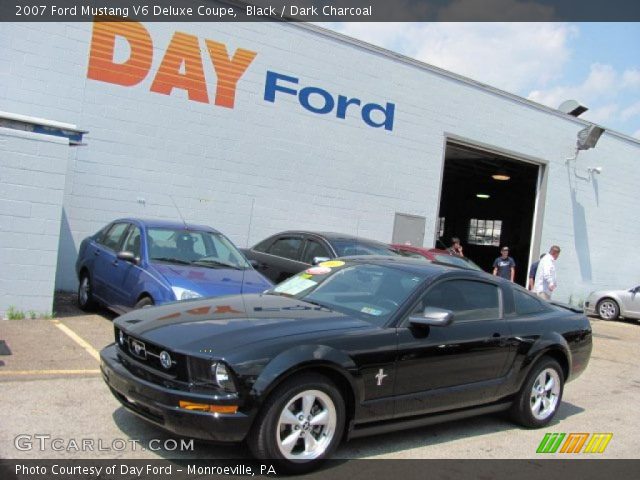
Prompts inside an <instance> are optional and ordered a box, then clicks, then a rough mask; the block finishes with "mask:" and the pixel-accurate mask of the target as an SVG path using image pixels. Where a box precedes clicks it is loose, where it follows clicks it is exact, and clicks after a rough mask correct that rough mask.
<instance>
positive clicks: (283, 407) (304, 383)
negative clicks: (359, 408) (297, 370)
mask: <svg viewBox="0 0 640 480" xmlns="http://www.w3.org/2000/svg"><path fill="white" fill-rule="evenodd" d="M344 424H345V406H344V400H343V398H342V394H341V393H340V390H338V388H337V387H336V386H335V385H334V384H333V383H332V382H331V381H330V380H329V379H328V378H326V377H324V376H322V375H318V374H314V373H309V374H303V375H296V376H295V377H292V378H290V379H289V380H287V381H285V383H283V384H282V385H281V386H280V387H278V388H277V389H276V390H275V391H274V392H273V393H272V394H271V395H270V396H269V398H268V400H267V402H266V403H265V405H264V407H263V409H262V410H261V412H260V415H259V416H258V419H257V420H256V424H255V427H254V431H253V432H252V434H251V435H250V437H249V440H248V443H249V448H250V449H251V451H252V452H253V454H254V455H255V456H256V457H258V458H261V459H274V460H276V461H278V463H279V465H280V467H281V468H283V469H285V470H287V471H289V472H292V473H302V472H305V471H309V470H312V469H314V468H316V467H317V466H318V464H319V463H320V462H321V461H322V460H323V459H325V458H328V457H329V456H330V455H331V454H332V453H333V452H334V451H335V449H336V448H337V446H338V444H339V443H340V440H341V438H342V433H343V431H344Z"/></svg>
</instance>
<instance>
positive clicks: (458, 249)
mask: <svg viewBox="0 0 640 480" xmlns="http://www.w3.org/2000/svg"><path fill="white" fill-rule="evenodd" d="M449 253H450V254H451V255H456V256H458V257H464V253H462V245H461V244H460V239H459V238H458V237H453V238H452V239H451V247H449Z"/></svg>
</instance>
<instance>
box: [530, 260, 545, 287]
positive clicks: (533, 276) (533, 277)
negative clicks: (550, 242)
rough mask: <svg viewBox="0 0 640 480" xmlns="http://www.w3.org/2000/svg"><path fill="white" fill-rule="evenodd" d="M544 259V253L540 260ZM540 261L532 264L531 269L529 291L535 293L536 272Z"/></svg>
mask: <svg viewBox="0 0 640 480" xmlns="http://www.w3.org/2000/svg"><path fill="white" fill-rule="evenodd" d="M542 257H544V253H543V254H542V255H540V260H542ZM540 260H538V261H537V262H533V263H532V264H531V268H530V269H529V283H528V285H527V289H529V290H532V291H533V284H534V283H535V281H536V272H537V271H538V265H539V264H540Z"/></svg>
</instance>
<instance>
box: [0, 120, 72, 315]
mask: <svg viewBox="0 0 640 480" xmlns="http://www.w3.org/2000/svg"><path fill="white" fill-rule="evenodd" d="M68 150H69V142H68V140H67V139H61V138H53V137H50V136H47V135H38V134H33V133H29V132H22V131H16V130H10V129H7V128H0V232H1V233H0V319H1V318H4V317H5V315H6V314H7V311H8V310H9V308H11V307H13V309H14V311H16V312H21V313H23V314H25V315H27V316H29V315H36V316H42V315H50V314H51V312H52V308H53V291H54V284H55V276H56V263H57V259H58V245H59V243H60V235H59V234H60V212H61V211H62V200H63V192H64V184H65V177H66V175H65V174H66V167H67V154H68Z"/></svg>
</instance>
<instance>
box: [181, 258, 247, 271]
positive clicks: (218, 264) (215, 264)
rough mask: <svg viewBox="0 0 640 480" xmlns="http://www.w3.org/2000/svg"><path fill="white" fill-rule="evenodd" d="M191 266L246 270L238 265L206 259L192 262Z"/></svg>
mask: <svg viewBox="0 0 640 480" xmlns="http://www.w3.org/2000/svg"><path fill="white" fill-rule="evenodd" d="M191 264H192V265H197V264H204V265H206V266H211V267H222V268H232V269H234V270H245V269H244V268H242V267H240V266H238V265H233V264H231V263H226V262H220V261H219V260H209V259H206V258H201V259H200V260H194V261H193V262H191Z"/></svg>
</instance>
